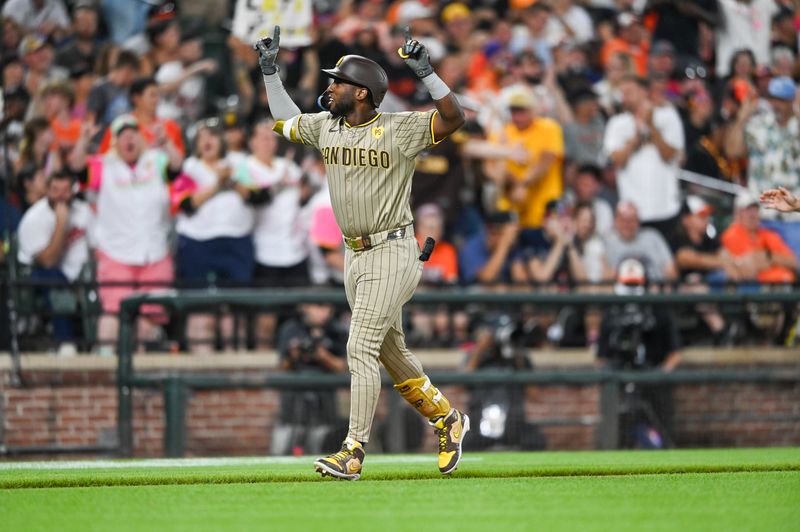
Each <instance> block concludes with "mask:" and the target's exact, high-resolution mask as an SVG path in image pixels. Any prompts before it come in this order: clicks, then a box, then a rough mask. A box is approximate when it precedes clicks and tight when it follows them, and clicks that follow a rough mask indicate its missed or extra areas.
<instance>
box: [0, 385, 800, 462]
mask: <svg viewBox="0 0 800 532" xmlns="http://www.w3.org/2000/svg"><path fill="white" fill-rule="evenodd" d="M25 381H26V383H27V387H26V388H21V389H18V388H12V387H10V386H9V385H8V372H7V371H5V370H0V423H1V424H0V446H5V447H9V448H13V447H25V446H35V445H50V444H57V445H95V444H107V443H110V442H113V441H115V438H116V414H117V410H116V408H117V405H116V393H117V392H116V387H115V385H114V372H113V371H112V370H104V371H98V370H92V371H89V370H79V371H70V370H58V371H52V370H50V371H28V372H26V374H25ZM443 391H444V392H445V394H447V396H448V397H449V398H450V400H451V401H452V402H453V403H454V404H457V405H466V404H467V402H468V394H467V392H466V391H465V390H464V389H463V388H461V387H455V386H451V387H445V388H443ZM390 393H392V392H390V390H384V392H383V393H382V395H381V402H380V404H379V407H378V412H377V418H378V419H380V418H382V417H384V416H385V415H386V413H387V411H388V407H387V397H388V395H389V394H390ZM340 397H341V398H342V399H343V400H342V401H341V405H340V408H341V409H342V410H343V411H344V412H346V409H347V399H348V394H347V393H346V391H344V392H342V393H341V394H340ZM674 397H675V409H676V416H675V419H676V433H677V440H678V444H679V445H680V446H685V447H707V446H719V447H727V446H772V445H800V383H797V382H795V383H780V384H766V383H759V384H755V383H753V384H715V385H706V384H703V385H697V384H691V385H681V386H678V387H676V389H675V393H674ZM133 404H134V451H135V454H136V456H162V455H163V451H164V416H163V395H162V393H161V392H160V391H157V390H136V391H135V393H134V396H133ZM278 404H279V395H278V393H277V392H275V391H270V390H229V391H194V392H191V393H190V394H189V398H188V402H187V411H186V424H187V435H186V449H187V454H188V455H196V456H213V455H262V454H266V453H267V452H268V450H269V448H270V440H271V430H270V429H271V427H272V426H273V424H274V422H275V419H276V416H277V412H278ZM525 411H526V416H527V418H528V420H529V421H531V422H540V423H541V426H542V432H543V433H544V435H545V437H546V438H547V442H548V448H549V449H559V450H561V449H592V448H594V446H595V439H596V422H597V421H598V420H599V416H600V412H599V387H598V386H597V385H575V386H561V385H559V386H532V387H529V388H528V391H527V393H526V405H525ZM570 419H573V420H576V421H578V420H583V423H573V424H570V423H569V420H570ZM476 428H477V427H476ZM423 448H424V449H425V450H428V451H432V450H433V449H435V448H436V440H435V437H434V435H433V433H432V431H431V430H429V429H428V428H427V427H426V429H425V438H424V443H423Z"/></svg>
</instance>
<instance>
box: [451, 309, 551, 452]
mask: <svg viewBox="0 0 800 532" xmlns="http://www.w3.org/2000/svg"><path fill="white" fill-rule="evenodd" d="M535 324H536V322H535V320H530V321H528V322H526V323H524V324H522V323H520V322H519V320H516V319H514V318H512V317H511V316H510V315H508V314H506V313H495V314H492V315H489V316H487V317H486V318H485V320H484V321H483V323H482V324H481V325H479V326H478V330H477V333H476V339H475V344H474V346H473V348H472V350H471V351H470V353H469V355H468V356H467V360H466V363H465V366H464V367H465V369H466V370H467V371H470V372H473V371H474V372H478V371H484V370H488V371H495V372H496V371H507V372H509V373H511V372H516V371H532V370H533V365H532V364H531V362H530V360H529V359H528V356H527V353H526V351H527V348H528V346H529V345H530V344H531V343H532V340H533V337H534V336H535V334H536V333H537V332H538V333H539V334H540V335H541V334H542V331H540V330H534V328H533V327H532V325H535ZM469 391H470V403H469V409H470V416H471V417H472V419H476V420H479V424H478V430H477V431H475V432H477V434H475V435H474V436H470V439H469V440H467V445H469V446H470V447H471V448H473V449H486V448H488V447H492V446H496V445H500V446H504V447H517V448H522V449H543V448H544V447H545V442H544V438H543V436H542V435H541V433H540V432H539V430H538V429H537V428H536V427H535V426H533V425H530V424H528V423H526V422H525V387H524V386H521V385H510V384H488V385H475V386H470V387H469Z"/></svg>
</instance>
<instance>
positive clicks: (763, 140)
mask: <svg viewBox="0 0 800 532" xmlns="http://www.w3.org/2000/svg"><path fill="white" fill-rule="evenodd" d="M768 96H769V98H768V101H769V105H770V109H771V112H764V113H757V114H753V110H751V109H754V108H755V101H752V102H749V101H746V102H745V103H744V104H743V105H742V108H743V110H742V112H740V113H739V116H738V117H737V119H736V122H735V124H734V126H733V129H732V131H731V133H730V136H729V138H728V142H727V146H726V148H727V150H728V152H729V154H730V155H731V156H742V155H747V157H748V161H749V162H748V176H749V177H748V188H750V190H751V191H752V192H753V193H754V194H755V195H756V196H758V195H759V194H760V193H761V192H762V191H764V190H767V189H772V188H777V187H784V188H786V189H787V190H789V191H790V192H792V193H794V194H796V195H797V194H800V117H798V114H797V111H796V110H795V109H794V101H795V99H796V97H797V88H796V86H795V84H794V82H793V81H792V80H791V78H788V77H776V78H773V79H772V80H770V82H769V88H768ZM764 216H765V220H764V221H763V225H764V226H765V227H767V228H769V229H773V230H775V231H776V232H778V233H779V234H780V235H781V236H782V237H783V239H784V240H785V241H786V243H787V244H789V247H790V248H791V249H792V251H793V252H794V254H795V255H796V256H800V214H798V213H792V212H780V211H777V210H769V211H765V212H764Z"/></svg>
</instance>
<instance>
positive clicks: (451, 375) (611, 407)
mask: <svg viewBox="0 0 800 532" xmlns="http://www.w3.org/2000/svg"><path fill="white" fill-rule="evenodd" d="M311 302H316V303H331V304H338V305H344V304H346V301H345V296H344V293H343V292H342V291H340V290H326V291H320V290H309V291H299V292H298V291H272V292H259V291H254V290H218V291H216V292H213V293H209V291H206V290H202V291H200V290H198V291H192V290H189V291H168V292H166V293H163V294H141V295H136V296H132V297H130V298H128V299H126V300H125V301H123V303H122V307H121V310H120V332H119V339H118V346H117V347H118V354H119V356H118V368H117V373H118V374H117V387H118V401H119V402H118V408H119V415H118V418H117V423H118V438H119V441H118V445H119V453H120V454H121V455H122V456H132V454H133V390H134V389H137V388H148V389H160V390H162V392H163V394H164V405H165V406H164V408H165V419H166V430H165V451H166V454H167V455H168V456H181V455H182V454H183V452H184V448H185V438H186V436H185V435H186V430H185V411H186V398H187V391H188V390H196V389H206V390H208V389H239V388H251V389H252V388H256V389H266V388H271V389H300V388H308V387H309V386H313V387H334V388H341V387H346V386H348V385H349V378H348V377H347V376H346V375H344V376H343V375H319V376H309V375H298V374H291V373H272V374H270V373H265V374H261V375H249V376H247V377H241V376H227V375H197V374H192V373H176V372H171V373H169V374H156V375H152V374H147V373H137V372H136V371H135V369H134V365H133V356H134V353H135V350H136V344H135V330H136V327H135V325H136V320H137V317H138V314H139V309H140V308H141V306H142V305H146V304H156V305H161V306H163V307H164V308H165V309H166V310H167V312H169V313H179V314H180V313H184V314H185V313H190V312H192V311H195V310H199V309H207V308H211V307H215V306H219V305H228V306H230V307H235V308H243V309H251V310H256V309H260V310H269V309H271V308H275V307H280V306H284V305H289V304H299V303H311ZM768 302H772V303H775V302H778V303H787V304H796V303H797V302H800V291H791V292H778V293H737V294H731V293H711V294H688V293H668V294H644V295H637V296H620V295H615V294H583V293H560V294H548V293H532V292H530V291H526V292H503V293H499V292H493V291H490V290H442V291H436V292H420V293H417V294H416V295H415V296H414V298H413V299H412V303H419V304H449V305H454V306H464V305H470V304H480V305H485V306H487V307H491V306H502V307H509V306H518V305H540V306H557V307H558V306H564V305H600V306H603V305H610V304H624V303H640V304H653V305H691V304H698V303H718V304H736V305H744V304H747V303H768ZM430 376H431V378H432V379H434V380H435V382H437V384H441V385H469V384H497V383H502V384H519V385H530V384H536V385H544V386H547V385H559V384H561V385H570V384H573V385H578V384H598V385H600V386H601V399H600V401H601V405H600V410H601V418H602V419H601V421H600V425H601V426H600V428H599V440H598V445H599V446H600V447H601V448H615V447H616V443H617V426H616V419H617V417H616V413H617V412H618V407H619V404H618V401H619V398H618V394H617V391H618V389H619V386H620V385H621V384H623V383H629V382H632V383H652V382H663V383H673V384H674V383H720V382H792V383H796V382H800V371H798V370H796V369H792V370H785V369H747V370H718V369H717V370H713V371H707V370H694V371H681V370H678V371H675V372H673V373H669V374H667V373H664V372H661V371H636V372H631V371H615V370H591V371H579V370H570V371H547V372H536V373H533V372H519V373H512V374H509V373H507V372H497V373H495V372H491V371H484V372H480V373H460V372H443V373H439V372H431V373H430ZM383 384H384V386H389V385H390V384H391V382H390V381H388V380H386V381H384V383H383ZM391 397H394V394H392V396H391ZM399 406H400V404H399V401H397V400H396V398H395V400H394V401H392V402H391V403H390V408H398V407H399ZM389 419H390V420H398V422H397V423H391V421H390V426H389V430H388V434H389V441H390V445H389V447H388V450H390V451H393V452H400V451H402V450H403V449H402V448H400V447H398V446H395V445H393V444H392V442H398V441H401V439H402V438H400V436H401V435H402V430H403V428H402V426H401V423H400V422H399V420H400V419H401V416H389Z"/></svg>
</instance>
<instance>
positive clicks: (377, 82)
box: [322, 55, 389, 107]
mask: <svg viewBox="0 0 800 532" xmlns="http://www.w3.org/2000/svg"><path fill="white" fill-rule="evenodd" d="M322 71H323V72H325V73H326V74H328V75H329V76H330V77H332V78H334V79H338V80H341V81H345V82H347V83H351V84H353V85H358V86H359V87H364V88H365V89H368V90H369V93H370V96H371V97H372V104H373V105H374V106H375V107H378V106H379V105H380V104H381V102H382V101H383V97H384V96H386V91H387V89H388V88H389V78H388V77H387V76H386V72H385V71H384V70H383V68H381V66H380V65H379V64H378V63H376V62H375V61H373V60H372V59H367V58H366V57H362V56H360V55H345V56H343V57H342V58H341V59H339V60H338V61H337V62H336V66H335V67H334V68H323V69H322Z"/></svg>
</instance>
